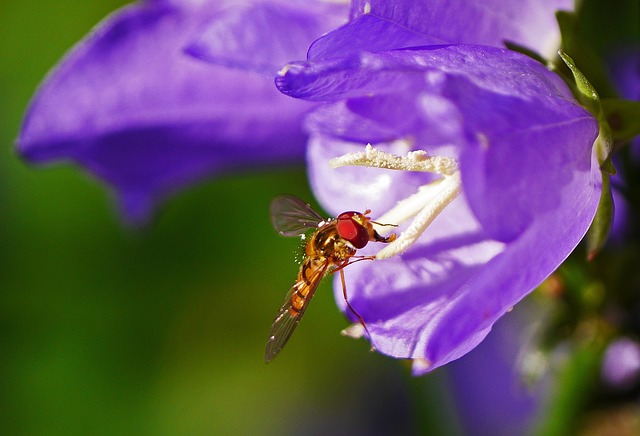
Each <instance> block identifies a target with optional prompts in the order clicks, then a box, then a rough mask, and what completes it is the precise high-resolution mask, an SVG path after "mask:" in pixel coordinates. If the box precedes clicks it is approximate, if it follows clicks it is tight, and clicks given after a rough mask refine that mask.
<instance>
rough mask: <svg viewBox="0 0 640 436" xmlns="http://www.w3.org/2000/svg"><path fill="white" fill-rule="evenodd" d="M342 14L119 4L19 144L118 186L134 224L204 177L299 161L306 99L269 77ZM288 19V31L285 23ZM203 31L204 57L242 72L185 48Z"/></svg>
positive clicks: (80, 49)
mask: <svg viewBox="0 0 640 436" xmlns="http://www.w3.org/2000/svg"><path fill="white" fill-rule="evenodd" d="M344 17H346V8H345V7H341V6H335V5H334V6H326V5H322V4H320V3H318V5H316V2H298V4H296V2H277V1H272V2H262V1H254V2H247V1H244V2H242V1H195V0H189V1H159V0H156V1H146V2H141V3H138V4H135V5H131V6H128V7H125V8H123V9H121V10H119V11H118V12H116V13H114V14H113V15H111V16H110V17H108V18H107V19H105V20H104V22H102V23H101V24H99V25H98V26H97V27H96V28H95V29H94V30H93V32H91V34H89V35H88V36H87V37H86V38H85V39H84V40H82V41H81V42H80V43H79V44H78V45H77V46H76V47H75V48H73V49H72V50H71V51H70V52H69V53H68V54H67V56H66V57H65V58H64V59H63V60H62V61H61V62H60V64H59V65H58V66H56V68H54V70H53V71H52V72H51V73H50V75H49V76H48V77H47V79H46V80H45V81H44V83H43V84H42V85H41V87H40V89H39V90H38V92H37V94H36V95H35V97H34V98H33V101H32V102H31V105H30V107H29V109H28V112H27V115H26V117H25V120H24V125H23V128H22V131H21V133H20V137H19V139H18V151H19V153H20V154H21V155H22V156H24V157H25V158H26V159H27V160H29V161H31V162H50V161H57V160H70V161H72V162H75V163H78V164H80V165H82V166H84V167H86V168H87V169H88V170H89V171H90V172H91V173H93V174H94V175H95V176H97V177H99V178H100V179H102V180H104V181H105V182H106V183H108V184H109V185H111V186H112V187H113V188H114V189H115V191H116V192H117V194H118V197H119V200H120V202H121V205H122V209H123V211H124V213H125V215H126V217H127V218H128V219H129V220H130V221H132V222H134V223H135V222H141V221H143V220H145V219H146V218H147V217H148V216H149V214H150V212H151V211H152V209H153V207H154V206H155V205H156V203H157V202H158V201H159V200H161V199H162V198H164V197H166V196H168V195H170V194H172V193H174V192H175V191H177V190H179V189H181V188H183V187H184V186H185V185H188V184H191V183H193V182H195V181H197V180H200V179H202V178H204V177H205V176H212V175H215V174H218V173H221V172H229V171H234V170H238V169H247V168H252V167H264V166H265V165H274V164H279V163H286V162H294V161H295V162H297V161H301V160H302V158H303V153H304V151H303V150H304V144H305V142H306V134H305V133H304V132H303V130H302V128H301V121H302V118H303V116H304V114H305V112H306V111H307V110H308V109H309V108H310V107H311V106H312V105H311V104H309V103H307V102H304V101H300V100H294V99H291V98H287V97H285V96H283V95H281V94H280V93H279V92H278V91H277V90H276V89H275V87H274V86H273V75H274V74H275V72H276V71H277V69H279V67H280V66H281V65H282V64H283V63H285V62H287V61H291V60H295V59H299V58H301V57H303V56H304V54H305V52H306V49H307V47H308V45H309V44H310V43H311V41H313V39H314V38H316V37H317V36H319V35H321V34H322V33H323V32H326V31H328V30H329V29H331V28H333V27H335V26H337V25H339V24H340V23H341V22H343V20H344ZM274 20H276V22H277V23H279V25H277V26H275V25H272V23H273V22H274ZM287 20H289V21H290V22H292V23H294V25H293V26H292V27H293V28H294V30H295V36H296V38H295V39H291V38H290V36H291V34H290V31H291V28H290V27H286V26H283V25H282V23H283V22H286V21H287ZM205 29H208V31H205ZM203 32H205V33H204V36H205V37H208V40H209V41H210V42H211V41H212V40H213V39H214V38H215V36H216V35H218V36H219V37H220V38H221V39H220V41H219V42H220V44H219V47H217V48H218V49H219V50H218V51H217V52H216V51H215V47H210V50H209V52H208V53H201V54H202V56H208V57H209V58H213V57H214V56H215V55H218V56H219V62H218V64H220V65H231V66H238V65H240V64H242V65H243V66H244V67H245V69H244V70H241V69H232V68H226V67H220V66H213V65H211V64H207V63H205V62H202V61H200V60H197V59H195V58H194V57H192V56H190V55H188V54H186V53H185V49H186V48H187V47H188V46H190V45H191V46H192V47H191V49H190V50H191V51H193V52H198V38H199V35H201V34H203ZM223 49H226V50H228V53H224V52H221V50H223ZM255 54H259V56H255ZM209 60H211V59H209ZM251 62H253V64H252V65H248V64H250V63H251ZM247 70H251V71H259V72H261V73H263V74H264V75H262V76H261V75H257V74H255V73H252V72H251V71H247ZM269 74H270V76H269Z"/></svg>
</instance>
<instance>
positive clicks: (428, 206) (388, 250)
mask: <svg viewBox="0 0 640 436" xmlns="http://www.w3.org/2000/svg"><path fill="white" fill-rule="evenodd" d="M460 186H461V182H460V173H456V174H454V175H452V176H449V177H445V178H444V179H442V181H441V182H440V183H439V187H440V190H439V192H438V193H437V194H436V195H435V197H433V200H431V201H428V202H427V203H423V206H424V207H423V209H422V210H421V211H420V212H418V214H417V215H416V216H415V218H414V219H413V221H412V222H411V224H410V225H409V227H407V229H406V230H405V231H404V232H402V234H401V235H400V236H399V237H398V238H397V239H396V240H395V241H393V242H392V243H390V244H388V245H387V246H385V247H384V248H383V249H382V250H380V251H378V254H376V258H377V259H387V258H389V257H391V256H395V255H396V254H400V253H403V252H405V251H406V250H407V249H408V248H409V247H411V246H412V245H413V243H414V242H416V240H417V239H418V238H419V237H420V235H422V233H423V232H424V231H425V230H426V228H427V227H429V225H430V224H431V223H432V222H433V220H434V219H436V217H437V216H438V215H440V213H441V212H442V211H443V210H444V208H445V207H447V206H448V205H449V203H451V202H452V201H453V200H454V199H455V198H456V197H457V196H458V194H459V193H460ZM394 209H395V208H394ZM394 209H391V210H390V211H389V213H390V212H393V211H394ZM383 218H384V216H383ZM383 218H381V220H382V219H383ZM380 222H386V221H380Z"/></svg>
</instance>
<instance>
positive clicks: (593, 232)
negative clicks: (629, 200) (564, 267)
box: [587, 171, 614, 260]
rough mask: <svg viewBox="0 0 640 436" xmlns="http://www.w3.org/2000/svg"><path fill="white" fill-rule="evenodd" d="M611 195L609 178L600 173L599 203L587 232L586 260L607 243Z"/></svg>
mask: <svg viewBox="0 0 640 436" xmlns="http://www.w3.org/2000/svg"><path fill="white" fill-rule="evenodd" d="M613 213H614V206H613V195H612V194H611V176H609V174H607V173H605V172H604V171H602V192H601V193H600V202H599V203H598V209H597V210H596V216H595V217H594V218H593V222H592V223H591V227H589V231H588V232H587V259H589V260H593V258H594V257H595V256H596V255H597V254H598V253H599V252H600V250H601V249H602V247H604V244H605V243H606V242H607V239H608V237H609V232H610V231H611V224H612V223H613Z"/></svg>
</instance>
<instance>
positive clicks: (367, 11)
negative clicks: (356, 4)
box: [362, 2, 371, 15]
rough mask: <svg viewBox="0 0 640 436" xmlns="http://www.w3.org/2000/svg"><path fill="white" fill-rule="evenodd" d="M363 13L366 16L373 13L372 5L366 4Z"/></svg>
mask: <svg viewBox="0 0 640 436" xmlns="http://www.w3.org/2000/svg"><path fill="white" fill-rule="evenodd" d="M362 12H363V13H364V14H365V15H366V14H370V13H371V3H369V2H366V3H365V4H364V8H363V10H362Z"/></svg>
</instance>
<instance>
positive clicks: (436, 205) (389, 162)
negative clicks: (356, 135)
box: [330, 144, 462, 259]
mask: <svg viewBox="0 0 640 436" xmlns="http://www.w3.org/2000/svg"><path fill="white" fill-rule="evenodd" d="M330 164H331V166H332V167H334V168H336V167H341V166H344V165H352V166H365V167H373V168H385V169H391V170H400V171H421V172H429V173H436V174H441V175H442V176H443V177H442V178H440V179H437V180H435V181H433V182H431V183H429V184H428V185H424V186H421V187H420V188H419V190H418V192H416V193H415V194H413V195H412V196H411V197H408V198H406V199H404V200H401V201H399V202H398V203H397V204H396V206H394V207H393V208H392V209H391V210H389V211H387V213H385V214H384V215H382V216H381V217H379V218H376V221H378V222H380V223H383V224H386V223H390V224H399V223H401V222H403V221H405V220H408V219H410V218H413V221H412V222H411V224H409V226H408V227H407V229H406V230H405V231H404V232H402V234H401V235H400V236H399V237H398V238H397V239H396V240H395V241H393V242H391V243H389V244H388V245H386V246H385V247H384V248H383V249H382V250H380V251H379V252H378V254H376V258H377V259H387V258H389V257H391V256H395V255H397V254H400V253H403V252H404V251H406V250H407V249H408V248H409V247H410V246H411V245H413V244H414V243H415V242H416V241H417V239H418V238H419V237H420V235H422V233H423V232H424V231H425V229H426V228H427V227H428V226H429V225H430V224H431V223H432V222H433V220H434V219H436V217H437V216H438V215H440V213H442V211H443V210H444V209H445V208H446V207H447V206H448V205H449V204H450V203H451V202H452V201H453V200H454V199H455V198H456V197H457V196H458V194H459V193H460V190H461V187H462V181H461V179H460V172H459V171H458V163H457V161H456V160H455V159H453V158H450V157H443V156H428V155H427V153H426V152H424V151H422V150H417V151H412V152H409V153H407V155H406V156H396V155H394V154H390V153H386V152H384V151H380V150H376V149H374V148H373V147H372V146H371V144H367V146H366V148H365V151H364V152H358V153H348V154H345V155H343V156H340V157H337V158H334V159H332V160H331V162H330ZM388 229H389V228H388V227H384V228H383V227H378V231H380V232H383V231H384V230H388Z"/></svg>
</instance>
